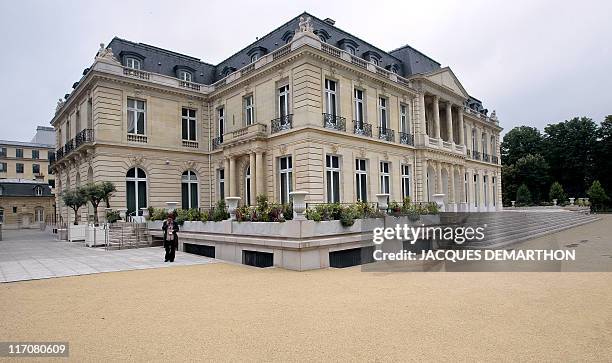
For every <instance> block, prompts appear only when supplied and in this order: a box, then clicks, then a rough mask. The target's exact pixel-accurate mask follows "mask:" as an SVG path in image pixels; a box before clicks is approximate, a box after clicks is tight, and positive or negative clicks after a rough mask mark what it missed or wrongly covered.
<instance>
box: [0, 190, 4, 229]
mask: <svg viewBox="0 0 612 363" xmlns="http://www.w3.org/2000/svg"><path fill="white" fill-rule="evenodd" d="M1 194H2V193H1V192H0V195H1ZM0 223H4V208H0Z"/></svg>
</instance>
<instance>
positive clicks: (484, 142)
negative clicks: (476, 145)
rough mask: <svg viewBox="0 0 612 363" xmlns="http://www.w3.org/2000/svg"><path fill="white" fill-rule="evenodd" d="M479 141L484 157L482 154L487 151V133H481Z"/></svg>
mask: <svg viewBox="0 0 612 363" xmlns="http://www.w3.org/2000/svg"><path fill="white" fill-rule="evenodd" d="M480 142H481V143H482V145H481V149H482V156H483V157H484V154H486V153H487V134H486V133H484V132H483V133H482V135H481V136H480Z"/></svg>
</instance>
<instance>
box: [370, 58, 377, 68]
mask: <svg viewBox="0 0 612 363" xmlns="http://www.w3.org/2000/svg"><path fill="white" fill-rule="evenodd" d="M370 63H372V64H373V65H375V66H377V65H378V59H376V58H375V57H372V56H370Z"/></svg>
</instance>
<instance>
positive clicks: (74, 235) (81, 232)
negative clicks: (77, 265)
mask: <svg viewBox="0 0 612 363" xmlns="http://www.w3.org/2000/svg"><path fill="white" fill-rule="evenodd" d="M86 231H87V226H86V225H77V226H75V225H72V224H71V225H68V241H70V242H74V241H85V233H86Z"/></svg>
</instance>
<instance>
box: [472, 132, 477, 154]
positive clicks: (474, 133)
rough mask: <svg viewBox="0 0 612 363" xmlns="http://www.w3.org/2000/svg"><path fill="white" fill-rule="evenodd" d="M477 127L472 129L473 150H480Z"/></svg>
mask: <svg viewBox="0 0 612 363" xmlns="http://www.w3.org/2000/svg"><path fill="white" fill-rule="evenodd" d="M476 142H477V140H476V129H472V151H478V150H477V149H478V148H477V147H476Z"/></svg>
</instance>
